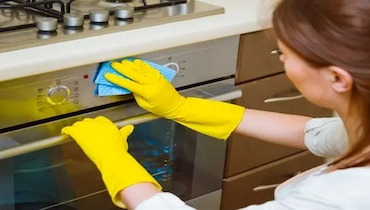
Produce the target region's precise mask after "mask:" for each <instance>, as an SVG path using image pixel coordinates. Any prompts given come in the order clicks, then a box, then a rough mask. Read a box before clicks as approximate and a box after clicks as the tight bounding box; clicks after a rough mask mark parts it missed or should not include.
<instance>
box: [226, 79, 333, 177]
mask: <svg viewBox="0 0 370 210" xmlns="http://www.w3.org/2000/svg"><path fill="white" fill-rule="evenodd" d="M239 88H240V89H241V90H242V91H243V96H242V98H239V99H237V100H236V104H239V105H242V106H244V107H247V108H251V109H259V110H267V111H275V112H281V113H289V114H301V115H306V116H311V117H321V116H331V115H332V112H331V111H330V110H327V109H323V108H320V107H317V106H315V105H313V104H311V103H310V102H308V101H307V100H306V99H304V98H291V99H290V100H286V101H276V99H278V98H280V99H281V98H284V97H288V96H294V95H299V93H298V91H297V90H296V89H295V87H294V86H293V84H292V83H291V82H289V80H288V78H287V77H286V76H285V74H279V75H276V76H272V77H268V78H265V79H261V80H257V81H253V82H249V83H245V84H242V85H239ZM266 99H273V100H275V102H271V103H265V102H264V101H265V100H266ZM298 152H300V150H298V149H294V148H289V147H284V146H280V145H276V144H272V143H267V142H264V141H262V140H257V139H254V138H250V137H245V136H241V135H237V134H233V135H232V136H231V137H230V139H229V141H228V151H227V157H226V167H225V177H230V176H233V175H235V174H238V173H241V172H244V171H246V170H249V169H252V168H255V167H258V166H261V165H264V164H267V163H270V162H273V161H275V160H278V159H281V158H284V157H287V156H289V155H292V154H295V153H298Z"/></svg>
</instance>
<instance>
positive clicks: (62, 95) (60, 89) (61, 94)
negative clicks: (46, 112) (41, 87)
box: [47, 85, 71, 105]
mask: <svg viewBox="0 0 370 210" xmlns="http://www.w3.org/2000/svg"><path fill="white" fill-rule="evenodd" d="M70 93H71V91H70V90H69V88H68V87H67V86H64V85H58V86H55V87H52V88H50V89H49V92H48V97H47V101H48V102H49V103H50V104H51V105H58V104H62V103H63V102H65V101H66V100H67V99H68V97H69V94H70Z"/></svg>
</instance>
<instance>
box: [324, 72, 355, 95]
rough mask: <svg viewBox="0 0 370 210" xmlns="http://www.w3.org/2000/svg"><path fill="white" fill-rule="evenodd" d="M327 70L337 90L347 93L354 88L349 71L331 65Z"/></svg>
mask: <svg viewBox="0 0 370 210" xmlns="http://www.w3.org/2000/svg"><path fill="white" fill-rule="evenodd" d="M327 70H328V79H329V81H330V82H331V86H332V88H333V90H334V91H335V92H337V93H345V92H348V91H350V90H351V89H352V86H353V79H352V76H351V75H350V74H349V73H348V71H346V70H344V69H342V68H339V67H337V66H330V67H329V68H328V69H327Z"/></svg>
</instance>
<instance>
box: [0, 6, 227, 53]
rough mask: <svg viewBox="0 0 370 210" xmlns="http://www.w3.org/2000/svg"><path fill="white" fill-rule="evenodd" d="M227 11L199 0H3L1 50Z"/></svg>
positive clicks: (22, 47) (0, 10)
mask: <svg viewBox="0 0 370 210" xmlns="http://www.w3.org/2000/svg"><path fill="white" fill-rule="evenodd" d="M223 12H224V9H223V8H222V7H218V6H214V5H210V4H207V3H203V2H199V1H196V0H0V53H1V52H6V51H12V50H18V49H24V48H28V47H34V46H41V45H47V44H51V43H58V42H63V41H69V40H75V39H81V38H87V37H92V36H97V35H103V34H108V33H114V32H119V31H126V30H132V29H139V28H143V27H149V26H155V25H160V24H165V23H170V22H176V21H182V20H188V19H194V18H200V17H205V16H209V15H215V14H222V13H223Z"/></svg>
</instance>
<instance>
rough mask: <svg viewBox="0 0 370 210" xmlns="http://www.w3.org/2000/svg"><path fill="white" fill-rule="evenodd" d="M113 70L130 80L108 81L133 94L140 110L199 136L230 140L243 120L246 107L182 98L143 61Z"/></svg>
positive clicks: (114, 64)
mask: <svg viewBox="0 0 370 210" xmlns="http://www.w3.org/2000/svg"><path fill="white" fill-rule="evenodd" d="M112 67H113V68H114V69H115V70H116V71H117V72H119V73H120V74H122V75H124V76H126V77H127V78H130V79H126V78H124V77H121V76H117V75H114V74H109V73H107V74H106V75H105V78H106V79H107V80H108V81H109V82H111V83H113V84H116V85H118V86H121V87H123V88H126V89H128V90H130V91H131V92H133V94H134V96H135V99H136V101H137V103H138V104H139V106H140V107H142V108H143V109H145V110H147V111H149V112H151V113H153V114H156V115H158V116H161V117H165V118H167V119H171V120H174V121H176V122H178V123H180V124H182V125H184V126H186V127H188V128H190V129H193V130H195V131H197V132H200V133H203V134H206V135H208V136H211V137H214V138H218V139H227V138H228V137H229V136H230V134H231V133H232V132H233V131H234V130H235V128H236V127H237V126H238V125H239V123H240V121H241V120H242V118H243V114H244V107H241V106H237V105H234V104H229V103H225V102H219V101H213V100H207V99H201V98H191V97H188V98H185V97H183V96H181V95H180V94H179V93H178V92H177V91H176V89H175V88H174V87H173V86H172V85H171V84H170V83H169V82H168V81H167V80H166V79H165V78H164V77H163V76H162V75H161V74H160V72H159V71H158V70H156V69H154V68H152V67H151V66H150V65H148V64H147V63H145V62H143V61H141V60H138V59H137V60H135V61H134V62H130V61H127V60H123V61H122V63H119V62H112Z"/></svg>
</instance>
